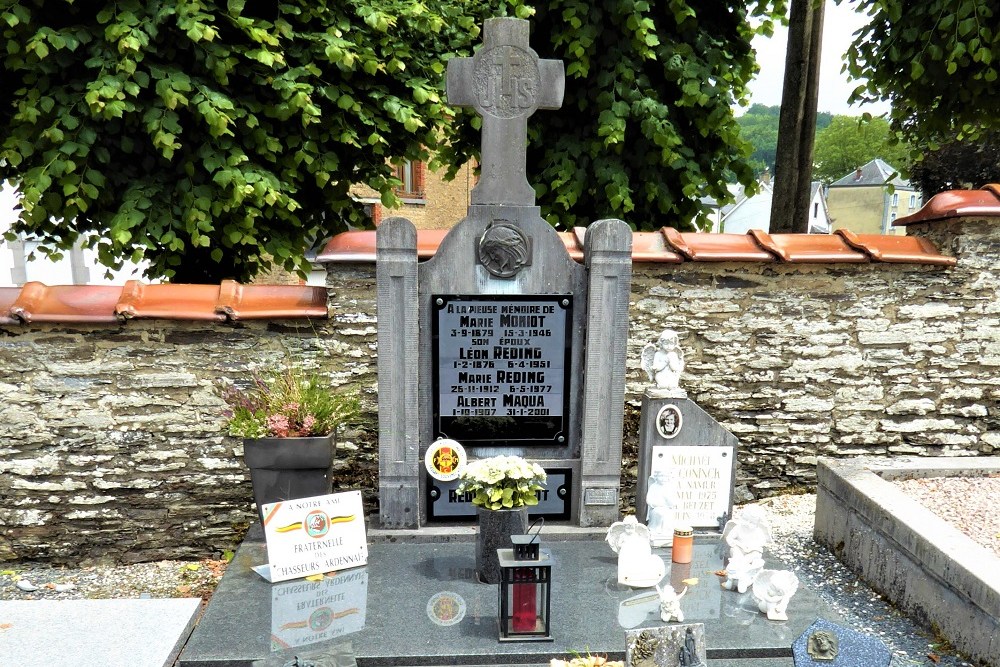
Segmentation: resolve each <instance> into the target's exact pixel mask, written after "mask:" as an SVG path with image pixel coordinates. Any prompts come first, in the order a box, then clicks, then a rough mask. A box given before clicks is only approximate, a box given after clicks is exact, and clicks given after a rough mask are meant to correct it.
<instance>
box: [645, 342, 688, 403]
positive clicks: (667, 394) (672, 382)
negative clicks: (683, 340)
mask: <svg viewBox="0 0 1000 667" xmlns="http://www.w3.org/2000/svg"><path fill="white" fill-rule="evenodd" d="M640 365H641V366H642V370H644V371H646V375H648V376H649V381H650V382H652V383H653V385H654V386H652V387H649V388H648V389H646V393H647V395H649V396H652V397H653V398H687V392H686V391H684V390H683V389H681V388H680V381H681V373H683V372H684V352H683V350H681V345H680V339H679V338H678V336H677V332H676V331H674V330H672V329H664V330H663V332H662V333H661V334H660V338H659V340H658V341H657V343H656V344H655V345H654V344H653V343H646V346H645V347H644V348H642V359H641V364H640Z"/></svg>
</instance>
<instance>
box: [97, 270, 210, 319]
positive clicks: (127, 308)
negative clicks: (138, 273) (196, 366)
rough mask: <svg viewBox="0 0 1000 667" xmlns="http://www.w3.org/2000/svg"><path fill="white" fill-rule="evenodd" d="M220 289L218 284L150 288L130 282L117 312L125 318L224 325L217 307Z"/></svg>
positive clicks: (133, 281)
mask: <svg viewBox="0 0 1000 667" xmlns="http://www.w3.org/2000/svg"><path fill="white" fill-rule="evenodd" d="M219 290H220V287H219V285H147V284H145V283H141V282H139V281H138V280H130V281H128V282H127V283H125V287H124V288H123V289H122V296H121V300H119V301H118V305H117V306H115V312H116V313H117V314H118V315H121V316H122V317H125V318H143V319H158V320H215V321H218V322H224V321H225V319H226V316H225V314H223V313H220V312H217V311H216V308H215V305H216V303H217V302H218V300H219Z"/></svg>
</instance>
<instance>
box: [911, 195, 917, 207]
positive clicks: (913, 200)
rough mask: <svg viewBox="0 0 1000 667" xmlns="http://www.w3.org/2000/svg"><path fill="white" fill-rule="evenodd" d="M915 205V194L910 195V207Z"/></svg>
mask: <svg viewBox="0 0 1000 667" xmlns="http://www.w3.org/2000/svg"><path fill="white" fill-rule="evenodd" d="M916 207H917V195H910V208H916Z"/></svg>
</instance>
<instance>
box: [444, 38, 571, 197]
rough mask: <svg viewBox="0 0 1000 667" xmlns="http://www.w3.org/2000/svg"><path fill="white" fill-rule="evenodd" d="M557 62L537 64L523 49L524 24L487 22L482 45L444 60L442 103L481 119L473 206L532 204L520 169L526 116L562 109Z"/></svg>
mask: <svg viewBox="0 0 1000 667" xmlns="http://www.w3.org/2000/svg"><path fill="white" fill-rule="evenodd" d="M564 90H565V74H564V70H563V63H562V61H561V60H541V59H539V57H538V54H536V53H535V52H534V51H532V50H531V48H530V47H529V46H528V22H527V21H524V20H521V19H512V18H498V19H487V21H486V25H485V27H484V29H483V46H482V47H481V48H480V49H479V51H477V52H476V55H475V56H473V57H472V58H455V59H454V60H451V61H449V62H448V80H447V92H448V102H449V104H452V105H454V106H471V107H474V108H475V109H476V111H477V112H478V113H479V115H480V116H482V117H483V138H482V151H481V153H482V156H481V161H480V162H481V165H480V166H481V174H480V177H479V183H478V184H476V187H475V188H473V190H472V203H473V204H513V205H517V206H534V204H535V191H534V190H533V189H532V187H531V185H530V184H529V183H528V178H527V174H526V171H525V149H526V147H527V143H528V116H530V115H531V114H533V113H535V111H536V110H537V109H558V108H559V107H560V106H562V100H563V91H564Z"/></svg>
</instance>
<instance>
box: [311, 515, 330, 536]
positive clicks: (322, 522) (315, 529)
mask: <svg viewBox="0 0 1000 667" xmlns="http://www.w3.org/2000/svg"><path fill="white" fill-rule="evenodd" d="M305 524H306V534H307V535H309V537H315V538H320V537H323V536H324V535H326V534H327V533H329V532H330V517H328V516H327V515H326V512H324V511H323V510H313V511H312V512H309V514H307V515H306V521H305Z"/></svg>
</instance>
